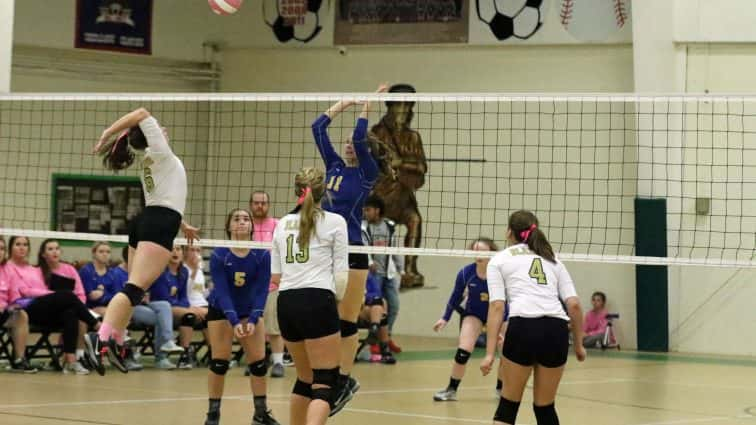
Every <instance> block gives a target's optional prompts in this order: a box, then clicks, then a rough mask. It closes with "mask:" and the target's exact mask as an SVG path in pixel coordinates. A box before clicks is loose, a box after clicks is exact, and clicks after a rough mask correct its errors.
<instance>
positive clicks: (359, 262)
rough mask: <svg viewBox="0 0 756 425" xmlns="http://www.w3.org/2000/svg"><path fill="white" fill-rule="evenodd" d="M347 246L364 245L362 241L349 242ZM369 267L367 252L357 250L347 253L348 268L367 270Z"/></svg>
mask: <svg viewBox="0 0 756 425" xmlns="http://www.w3.org/2000/svg"><path fill="white" fill-rule="evenodd" d="M349 246H365V245H364V244H363V243H362V242H349ZM369 268H370V259H369V258H368V255H367V254H363V253H359V252H350V253H349V270H367V269H369Z"/></svg>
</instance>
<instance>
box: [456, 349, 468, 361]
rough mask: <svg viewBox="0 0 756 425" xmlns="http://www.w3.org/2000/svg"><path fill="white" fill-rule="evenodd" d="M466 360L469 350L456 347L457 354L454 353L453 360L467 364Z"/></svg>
mask: <svg viewBox="0 0 756 425" xmlns="http://www.w3.org/2000/svg"><path fill="white" fill-rule="evenodd" d="M468 360H470V352H469V351H467V350H463V349H461V348H457V354H455V355H454V361H455V362H457V363H458V364H467V361H468Z"/></svg>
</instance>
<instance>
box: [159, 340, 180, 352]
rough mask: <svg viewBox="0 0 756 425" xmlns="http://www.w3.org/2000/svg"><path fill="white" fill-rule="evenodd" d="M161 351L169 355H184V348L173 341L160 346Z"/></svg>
mask: <svg viewBox="0 0 756 425" xmlns="http://www.w3.org/2000/svg"><path fill="white" fill-rule="evenodd" d="M160 351H162V352H164V353H167V354H178V353H183V352H184V348H183V347H181V346H179V345H177V344H176V343H175V342H173V340H170V341H168V342H166V343H165V344H163V345H161V346H160Z"/></svg>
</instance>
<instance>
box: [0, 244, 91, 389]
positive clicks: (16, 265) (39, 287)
mask: <svg viewBox="0 0 756 425" xmlns="http://www.w3.org/2000/svg"><path fill="white" fill-rule="evenodd" d="M48 244H54V245H55V246H57V241H54V240H46V241H44V242H43V243H42V245H41V246H40V252H39V256H38V257H39V258H38V259H39V262H40V264H44V267H45V269H46V272H45V273H43V272H42V271H41V270H40V269H39V268H37V267H33V266H31V265H30V264H29V262H28V260H27V257H28V255H29V239H28V238H27V237H25V236H11V238H10V241H9V246H10V253H9V261H8V262H6V264H5V272H4V274H5V276H6V279H7V281H8V285H9V287H10V291H11V297H10V302H11V304H17V305H18V306H19V307H21V308H23V309H24V310H25V311H26V314H27V315H28V316H29V322H30V323H31V324H32V325H36V326H41V327H45V328H54V329H58V328H61V327H62V328H63V353H64V356H63V357H64V366H63V372H64V373H75V374H77V375H87V374H89V370H87V369H85V368H84V366H82V365H81V363H79V361H78V360H77V358H76V346H77V341H78V340H79V321H82V322H84V323H86V325H87V326H90V327H92V328H95V329H96V328H99V323H98V322H97V320H96V319H95V317H94V316H93V315H92V314H91V313H90V312H89V310H88V309H87V307H86V306H85V305H84V303H83V302H82V299H84V290H83V288H82V287H81V281H79V291H80V295H81V296H80V297H78V296H77V295H75V294H74V292H73V291H71V290H65V289H61V290H56V291H53V290H51V289H50V287H49V286H48V285H50V283H51V281H52V276H53V275H57V272H59V271H63V272H64V273H65V272H69V273H70V270H67V268H66V267H60V265H59V264H54V263H53V264H50V263H48V261H47V259H46V258H45V256H52V251H55V250H56V249H57V250H58V256H59V248H56V249H53V248H52V247H51V248H50V250H51V252H50V253H48V252H47V249H46V247H47V245H48ZM43 254H44V256H43ZM71 269H73V267H71ZM53 271H54V272H55V273H53ZM73 273H74V274H76V270H73ZM76 277H77V278H78V274H76ZM48 279H49V280H48ZM73 289H74V290H75V289H76V288H75V284H74V288H73Z"/></svg>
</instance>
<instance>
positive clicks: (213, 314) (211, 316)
mask: <svg viewBox="0 0 756 425" xmlns="http://www.w3.org/2000/svg"><path fill="white" fill-rule="evenodd" d="M247 317H249V316H247V315H244V316H239V320H244V319H246V318H247ZM216 320H228V319H227V318H226V315H225V314H224V313H223V311H222V310H219V309H217V308H215V307H213V306H211V305H209V306H207V315H205V321H208V322H214V321H216Z"/></svg>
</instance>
